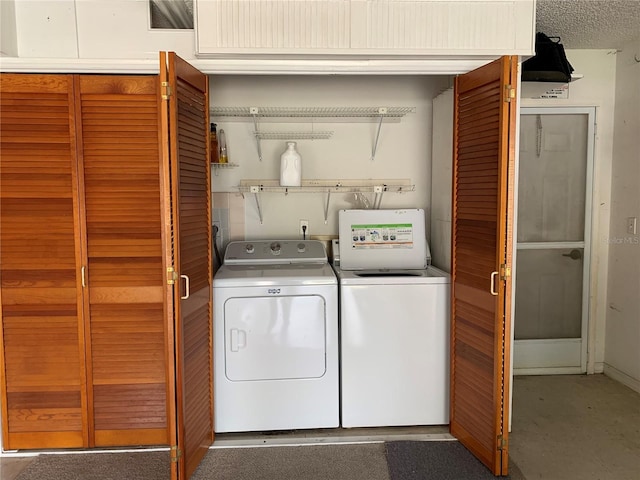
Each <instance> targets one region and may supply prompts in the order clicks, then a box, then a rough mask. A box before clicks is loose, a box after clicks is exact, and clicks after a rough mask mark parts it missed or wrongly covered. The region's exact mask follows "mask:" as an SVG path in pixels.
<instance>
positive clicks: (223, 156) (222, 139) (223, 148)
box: [218, 128, 229, 163]
mask: <svg viewBox="0 0 640 480" xmlns="http://www.w3.org/2000/svg"><path fill="white" fill-rule="evenodd" d="M218 142H219V143H220V160H219V161H220V163H229V157H228V156H227V138H226V136H225V134H224V130H223V129H222V128H221V129H220V136H219V138H218Z"/></svg>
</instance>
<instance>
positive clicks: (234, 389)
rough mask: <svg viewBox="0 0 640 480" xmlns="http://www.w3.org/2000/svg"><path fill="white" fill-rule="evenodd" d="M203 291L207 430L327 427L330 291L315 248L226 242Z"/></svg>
mask: <svg viewBox="0 0 640 480" xmlns="http://www.w3.org/2000/svg"><path fill="white" fill-rule="evenodd" d="M213 288H214V293H213V296H214V409H215V431H216V432H246V431H268V430H288V429H304V428H329V427H337V426H338V425H339V393H338V387H339V380H338V287H337V279H336V276H335V274H334V272H333V270H332V269H331V266H330V265H329V264H328V262H327V256H326V252H325V250H324V246H323V244H322V243H321V242H318V241H294V240H290V241H289V240H283V241H255V242H231V243H230V244H229V245H228V247H227V249H226V252H225V258H224V262H223V265H222V267H221V268H220V269H219V270H218V272H217V273H216V275H215V278H214V281H213Z"/></svg>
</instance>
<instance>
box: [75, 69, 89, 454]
mask: <svg viewBox="0 0 640 480" xmlns="http://www.w3.org/2000/svg"><path fill="white" fill-rule="evenodd" d="M73 88H74V98H73V105H74V111H73V118H72V119H71V121H72V122H73V125H74V129H75V131H76V155H77V158H76V162H75V165H74V175H75V176H76V180H75V182H74V187H75V188H77V198H78V207H77V208H75V209H74V217H75V218H74V220H75V222H76V224H77V228H78V231H79V232H80V238H79V239H78V243H77V244H76V258H77V259H78V260H77V263H76V270H77V272H79V273H78V276H77V281H76V288H77V292H78V304H81V305H82V322H81V323H80V324H81V326H82V335H80V336H78V339H79V341H80V345H79V348H80V352H81V354H82V360H81V361H82V364H83V365H84V372H85V374H84V378H83V391H84V392H86V393H85V395H84V396H83V399H82V410H83V415H84V416H86V425H87V428H86V431H85V432H84V444H85V445H86V446H88V447H94V446H95V441H94V435H93V432H94V429H95V428H94V424H93V389H92V388H90V385H92V383H93V373H92V372H93V369H92V366H91V362H90V361H88V359H90V358H91V321H90V318H91V310H90V308H91V306H90V303H89V295H86V294H85V293H86V292H87V288H86V286H87V284H86V278H88V277H87V276H88V274H87V272H86V267H87V265H88V264H89V261H88V259H87V223H86V219H87V212H86V208H85V192H84V149H83V145H82V122H81V121H80V119H81V118H82V108H81V102H80V78H79V76H78V75H74V76H73ZM83 267H84V274H85V286H84V287H83V285H82V277H81V276H82V272H83V271H82V268H83Z"/></svg>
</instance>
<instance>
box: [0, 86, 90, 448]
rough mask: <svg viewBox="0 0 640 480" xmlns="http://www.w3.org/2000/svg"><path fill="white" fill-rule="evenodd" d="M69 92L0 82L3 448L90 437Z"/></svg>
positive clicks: (74, 442)
mask: <svg viewBox="0 0 640 480" xmlns="http://www.w3.org/2000/svg"><path fill="white" fill-rule="evenodd" d="M72 92H73V83H72V81H71V77H69V76H64V75H11V74H2V77H1V81H0V122H1V123H0V130H1V131H2V137H1V145H0V150H1V151H2V155H1V157H0V278H1V279H2V280H1V287H0V299H1V301H2V302H1V303H2V308H1V312H2V355H3V358H2V360H3V362H4V372H3V373H4V375H3V378H4V382H5V383H4V385H3V393H4V398H3V399H2V403H3V407H5V408H6V410H4V409H3V412H6V415H7V418H4V420H3V429H4V435H5V437H4V445H3V446H4V448H7V449H28V448H49V447H81V446H83V445H84V436H85V435H86V428H87V423H86V414H83V412H84V410H83V403H84V402H85V401H86V400H85V397H84V395H85V394H84V385H83V378H84V368H83V365H84V357H83V353H82V351H81V350H80V334H81V332H82V326H81V324H80V322H79V312H80V309H79V305H78V298H77V293H78V292H77V286H78V285H77V284H78V282H77V278H76V272H77V271H78V250H77V245H79V240H78V239H79V234H78V228H77V223H76V221H77V218H76V215H77V197H76V195H75V189H76V184H77V179H76V176H75V170H74V168H75V161H76V160H75V134H74V126H73V123H72V121H71V116H72V112H71V109H70V105H72V98H73V97H72ZM83 430H84V433H83Z"/></svg>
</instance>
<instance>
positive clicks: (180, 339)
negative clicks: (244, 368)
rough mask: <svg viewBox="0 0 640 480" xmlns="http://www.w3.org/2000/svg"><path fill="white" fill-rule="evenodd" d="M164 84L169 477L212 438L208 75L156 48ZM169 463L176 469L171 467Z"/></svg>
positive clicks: (180, 473) (187, 472)
mask: <svg viewBox="0 0 640 480" xmlns="http://www.w3.org/2000/svg"><path fill="white" fill-rule="evenodd" d="M160 79H161V83H162V84H163V85H166V86H167V88H166V91H165V92H164V95H163V97H164V98H165V99H166V101H165V102H164V104H163V107H164V111H163V116H162V119H163V120H162V123H163V125H162V128H163V133H164V135H163V136H164V137H166V138H168V139H169V142H168V144H165V148H166V150H165V152H164V156H165V168H166V174H165V179H166V182H167V183H166V185H167V186H169V188H168V189H166V190H165V193H166V195H167V197H168V198H165V202H164V205H165V208H166V207H171V208H166V210H165V214H166V215H167V226H168V227H169V228H168V233H167V236H166V238H167V241H168V242H167V248H168V251H167V256H168V260H169V264H170V265H172V266H173V267H174V268H175V271H176V273H177V281H176V284H175V285H174V288H173V289H172V291H171V292H170V298H169V300H168V301H169V302H171V304H172V307H173V316H171V317H169V318H168V323H170V325H171V328H172V329H173V332H174V336H173V339H174V342H175V348H174V349H171V350H170V352H171V353H174V354H175V358H174V363H175V404H174V405H173V410H172V412H171V415H172V417H171V418H172V420H171V424H172V425H173V426H174V427H176V431H175V432H174V434H175V438H176V445H175V450H177V451H176V452H175V455H174V457H173V458H174V462H172V466H174V467H172V478H180V479H186V478H189V477H190V476H191V474H192V473H193V471H194V470H195V469H196V467H197V466H198V464H199V463H200V460H202V457H204V455H205V454H206V453H207V451H208V447H209V445H211V444H212V443H213V391H212V385H213V358H212V357H213V355H212V353H213V352H212V348H213V347H212V345H213V334H212V330H213V324H212V290H211V283H212V281H211V280H212V268H211V267H212V265H211V260H212V259H211V185H210V181H211V169H210V165H209V146H208V145H209V142H208V141H207V139H208V130H209V129H208V127H209V80H208V78H207V76H206V75H204V74H202V73H201V72H199V71H198V70H196V69H195V68H193V67H192V66H191V65H189V64H188V63H187V62H185V61H184V60H182V59H181V58H180V57H178V56H176V55H175V54H174V53H172V52H169V53H168V54H166V53H165V52H161V54H160ZM176 467H177V468H176Z"/></svg>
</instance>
